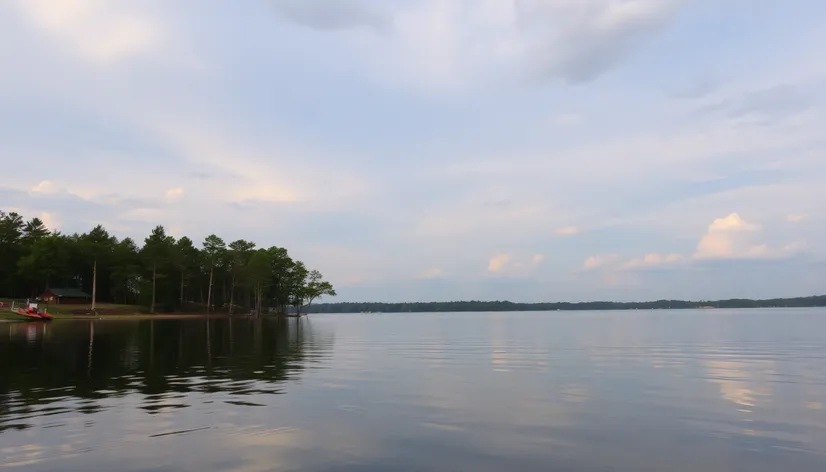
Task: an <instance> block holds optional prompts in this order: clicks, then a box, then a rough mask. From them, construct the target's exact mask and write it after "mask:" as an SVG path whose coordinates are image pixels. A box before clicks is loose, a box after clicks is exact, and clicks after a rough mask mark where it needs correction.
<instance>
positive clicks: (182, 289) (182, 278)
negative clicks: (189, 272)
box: [181, 271, 186, 309]
mask: <svg viewBox="0 0 826 472" xmlns="http://www.w3.org/2000/svg"><path fill="white" fill-rule="evenodd" d="M185 276H186V272H184V271H181V308H182V309H183V307H184V277H185Z"/></svg>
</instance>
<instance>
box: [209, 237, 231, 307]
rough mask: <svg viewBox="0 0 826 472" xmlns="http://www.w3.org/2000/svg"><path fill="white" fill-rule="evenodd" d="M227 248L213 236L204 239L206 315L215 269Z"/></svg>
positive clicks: (210, 305) (210, 302) (210, 298)
mask: <svg viewBox="0 0 826 472" xmlns="http://www.w3.org/2000/svg"><path fill="white" fill-rule="evenodd" d="M226 251H227V246H226V244H225V243H224V240H223V239H221V238H219V237H218V236H216V235H214V234H210V235H209V236H207V237H206V239H204V249H203V254H204V259H205V261H206V263H207V267H209V285H208V288H207V313H210V312H211V311H212V284H213V281H214V276H215V267H216V266H217V265H218V264H219V263H220V262H221V260H222V259H223V258H224V254H225V253H226Z"/></svg>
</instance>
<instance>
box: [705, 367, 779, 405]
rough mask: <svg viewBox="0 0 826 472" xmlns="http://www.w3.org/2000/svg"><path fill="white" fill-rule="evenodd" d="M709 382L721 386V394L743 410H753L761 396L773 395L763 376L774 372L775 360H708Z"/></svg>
mask: <svg viewBox="0 0 826 472" xmlns="http://www.w3.org/2000/svg"><path fill="white" fill-rule="evenodd" d="M706 367H707V368H708V373H709V377H710V378H709V382H712V383H715V384H717V385H718V386H719V387H720V395H722V397H723V398H724V399H726V400H728V401H730V402H732V403H734V404H737V405H740V406H741V407H743V408H742V410H743V411H751V409H753V408H754V407H755V406H757V404H758V403H759V402H760V399H761V398H767V397H771V395H772V392H771V389H770V388H769V386H768V385H769V382H768V381H767V379H765V378H763V376H765V375H769V374H771V373H773V372H774V367H775V365H774V361H770V360H763V361H749V362H748V363H746V362H742V361H733V360H712V361H707V362H706Z"/></svg>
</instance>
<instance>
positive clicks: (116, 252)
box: [110, 238, 141, 304]
mask: <svg viewBox="0 0 826 472" xmlns="http://www.w3.org/2000/svg"><path fill="white" fill-rule="evenodd" d="M140 266H141V265H140V255H139V251H138V246H137V245H136V244H135V241H133V240H132V238H125V239H124V240H122V241H120V242H119V243H117V244H115V246H114V248H113V250H112V266H111V271H112V274H111V276H110V280H111V283H112V289H111V293H110V296H111V297H112V299H113V300H116V301H120V302H121V303H125V304H129V303H134V302H136V301H137V297H138V293H139V291H140V280H141V276H140V275H139V274H140Z"/></svg>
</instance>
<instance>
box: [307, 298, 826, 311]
mask: <svg viewBox="0 0 826 472" xmlns="http://www.w3.org/2000/svg"><path fill="white" fill-rule="evenodd" d="M824 306H826V295H818V296H811V297H797V298H773V299H765V300H751V299H746V298H733V299H728V300H714V301H703V300H700V301H689V300H656V301H649V302H612V301H594V302H580V303H569V302H545V303H516V302H509V301H476V300H472V301H454V302H411V303H381V302H374V303H350V302H341V303H319V304H317V305H314V306H312V307H310V308H308V309H307V310H306V311H307V312H308V313H363V312H370V313H437V312H493V311H497V312H499V311H557V310H562V311H568V310H679V309H697V308H771V307H787V308H807V307H824Z"/></svg>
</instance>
